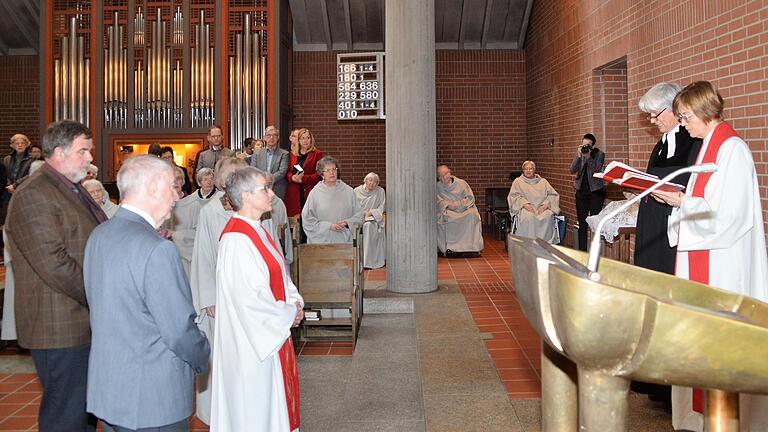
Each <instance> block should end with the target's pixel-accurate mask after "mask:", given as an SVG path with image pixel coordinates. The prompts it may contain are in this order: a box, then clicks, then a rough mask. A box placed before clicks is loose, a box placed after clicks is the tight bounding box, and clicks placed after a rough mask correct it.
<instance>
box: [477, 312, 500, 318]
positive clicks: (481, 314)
mask: <svg viewBox="0 0 768 432" xmlns="http://www.w3.org/2000/svg"><path fill="white" fill-rule="evenodd" d="M472 317H474V318H476V319H477V318H480V319H482V318H493V319H498V318H499V313H498V312H496V311H489V312H475V311H472Z"/></svg>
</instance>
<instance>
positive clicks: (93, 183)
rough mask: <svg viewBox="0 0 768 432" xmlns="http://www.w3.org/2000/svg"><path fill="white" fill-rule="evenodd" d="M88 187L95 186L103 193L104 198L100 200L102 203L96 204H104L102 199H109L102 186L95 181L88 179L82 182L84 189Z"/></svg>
mask: <svg viewBox="0 0 768 432" xmlns="http://www.w3.org/2000/svg"><path fill="white" fill-rule="evenodd" d="M90 185H96V186H98V187H100V188H101V191H102V192H104V196H103V197H102V198H101V200H102V201H103V202H100V203H98V204H104V202H105V201H104V199H105V198H106V199H108V198H107V197H109V193H107V189H106V188H105V187H104V184H103V183H102V182H100V181H98V180H96V179H89V180H85V181H83V187H84V188H86V189H88V186H90Z"/></svg>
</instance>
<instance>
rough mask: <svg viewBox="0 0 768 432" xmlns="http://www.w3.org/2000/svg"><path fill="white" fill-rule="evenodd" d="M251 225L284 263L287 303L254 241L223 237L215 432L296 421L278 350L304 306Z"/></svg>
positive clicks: (281, 427)
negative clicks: (272, 286) (278, 293)
mask: <svg viewBox="0 0 768 432" xmlns="http://www.w3.org/2000/svg"><path fill="white" fill-rule="evenodd" d="M234 217H236V218H240V219H242V220H244V221H246V222H247V223H248V224H249V225H251V226H252V227H254V229H256V232H257V233H258V235H259V238H261V240H262V242H263V243H264V244H265V245H266V247H267V248H268V249H269V251H270V252H271V253H272V256H273V257H274V258H275V259H276V260H277V261H278V262H279V263H280V269H281V270H282V273H283V282H284V286H285V298H286V300H285V301H276V300H275V298H274V296H273V294H272V291H271V289H270V286H269V270H268V268H267V264H266V263H265V262H264V259H263V258H262V257H261V254H260V253H259V251H258V249H257V248H256V246H255V245H254V244H253V241H251V239H250V238H249V237H248V236H246V235H244V234H242V233H238V232H228V233H226V234H224V236H223V237H222V238H221V243H220V245H219V253H218V262H217V266H216V290H217V304H216V329H215V338H214V340H215V342H214V349H213V401H212V404H213V408H212V417H211V432H214V431H222V432H230V431H274V432H280V431H288V430H289V429H290V423H289V419H288V408H287V404H286V399H285V385H284V382H283V372H282V368H281V364H280V357H279V355H278V351H279V350H280V348H281V347H282V345H283V343H284V342H285V341H286V340H287V339H288V337H289V336H290V335H291V326H292V325H293V320H294V318H295V317H296V306H295V303H296V302H298V303H299V304H301V305H302V307H303V305H304V300H303V299H302V298H301V295H300V294H299V292H298V290H297V289H296V286H295V285H294V284H293V282H291V277H290V274H289V272H288V269H287V268H286V265H285V262H284V261H283V259H282V254H280V252H279V251H278V250H276V249H274V248H272V246H271V245H270V243H269V240H268V239H267V238H266V231H265V230H264V229H263V227H262V226H261V223H260V222H258V221H253V220H250V219H247V218H244V217H240V216H239V215H236V216H234Z"/></svg>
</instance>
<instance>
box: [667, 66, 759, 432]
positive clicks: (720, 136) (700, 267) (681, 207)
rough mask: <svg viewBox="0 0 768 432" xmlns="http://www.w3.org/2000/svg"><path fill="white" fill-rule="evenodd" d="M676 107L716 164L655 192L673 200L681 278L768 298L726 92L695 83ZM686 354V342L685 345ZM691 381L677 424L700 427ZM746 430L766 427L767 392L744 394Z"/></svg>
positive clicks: (750, 186)
mask: <svg viewBox="0 0 768 432" xmlns="http://www.w3.org/2000/svg"><path fill="white" fill-rule="evenodd" d="M673 108H674V112H675V114H677V117H678V119H679V120H680V123H681V124H682V125H683V126H685V128H686V129H687V130H688V132H689V133H690V134H691V136H692V137H696V138H703V139H704V142H703V143H702V145H701V150H700V151H699V155H698V157H697V158H696V164H702V163H715V164H717V166H718V169H717V171H715V172H714V173H712V174H692V175H691V177H690V179H689V180H688V185H687V187H686V190H685V193H683V192H661V191H658V190H657V191H655V192H654V193H653V195H654V197H655V198H657V199H659V200H660V201H663V202H666V203H667V204H669V205H671V206H672V207H674V209H673V211H672V214H671V215H670V217H669V221H668V228H669V230H668V231H669V239H670V246H674V245H675V244H676V245H677V261H676V265H675V274H676V275H677V276H679V277H681V278H684V279H688V280H693V281H696V282H701V283H704V284H707V285H710V286H713V287H717V288H722V289H725V290H728V291H733V292H735V293H738V294H743V295H747V296H750V297H754V298H756V299H758V300H761V301H763V302H766V301H768V256H766V250H765V232H764V229H763V214H762V208H761V204H760V186H759V183H758V179H757V172H756V170H755V163H754V160H753V159H752V152H751V151H750V149H749V146H747V144H746V143H745V142H744V140H742V139H741V138H740V137H739V136H738V135H737V134H736V132H735V131H734V130H733V129H732V128H731V126H730V125H729V124H728V123H726V122H724V121H722V112H723V99H722V97H721V96H720V94H719V93H718V92H717V90H715V88H714V87H713V86H712V84H711V83H709V82H707V81H697V82H694V83H692V84H689V85H688V86H687V87H685V88H684V89H683V90H682V91H681V92H680V93H678V95H677V96H676V97H675V100H674V103H673ZM680 356H681V358H685V347H680ZM692 401H693V397H692V392H691V389H690V388H685V387H677V386H675V387H673V388H672V425H673V426H674V428H675V429H676V430H677V429H686V430H691V431H696V432H700V431H701V430H702V429H703V423H704V419H703V416H702V414H701V413H700V412H697V410H694V409H692V408H699V407H693V406H692ZM739 411H740V428H741V430H742V431H751V432H755V431H768V396H756V395H746V394H741V395H740V400H739Z"/></svg>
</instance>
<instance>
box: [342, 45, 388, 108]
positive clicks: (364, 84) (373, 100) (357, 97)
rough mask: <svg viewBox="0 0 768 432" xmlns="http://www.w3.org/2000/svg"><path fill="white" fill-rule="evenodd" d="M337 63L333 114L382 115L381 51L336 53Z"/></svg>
mask: <svg viewBox="0 0 768 432" xmlns="http://www.w3.org/2000/svg"><path fill="white" fill-rule="evenodd" d="M336 63H337V67H336V90H337V91H336V94H337V95H338V96H337V105H336V118H337V119H338V120H363V119H383V118H385V116H384V53H381V52H379V53H351V54H338V55H337V62H336Z"/></svg>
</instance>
